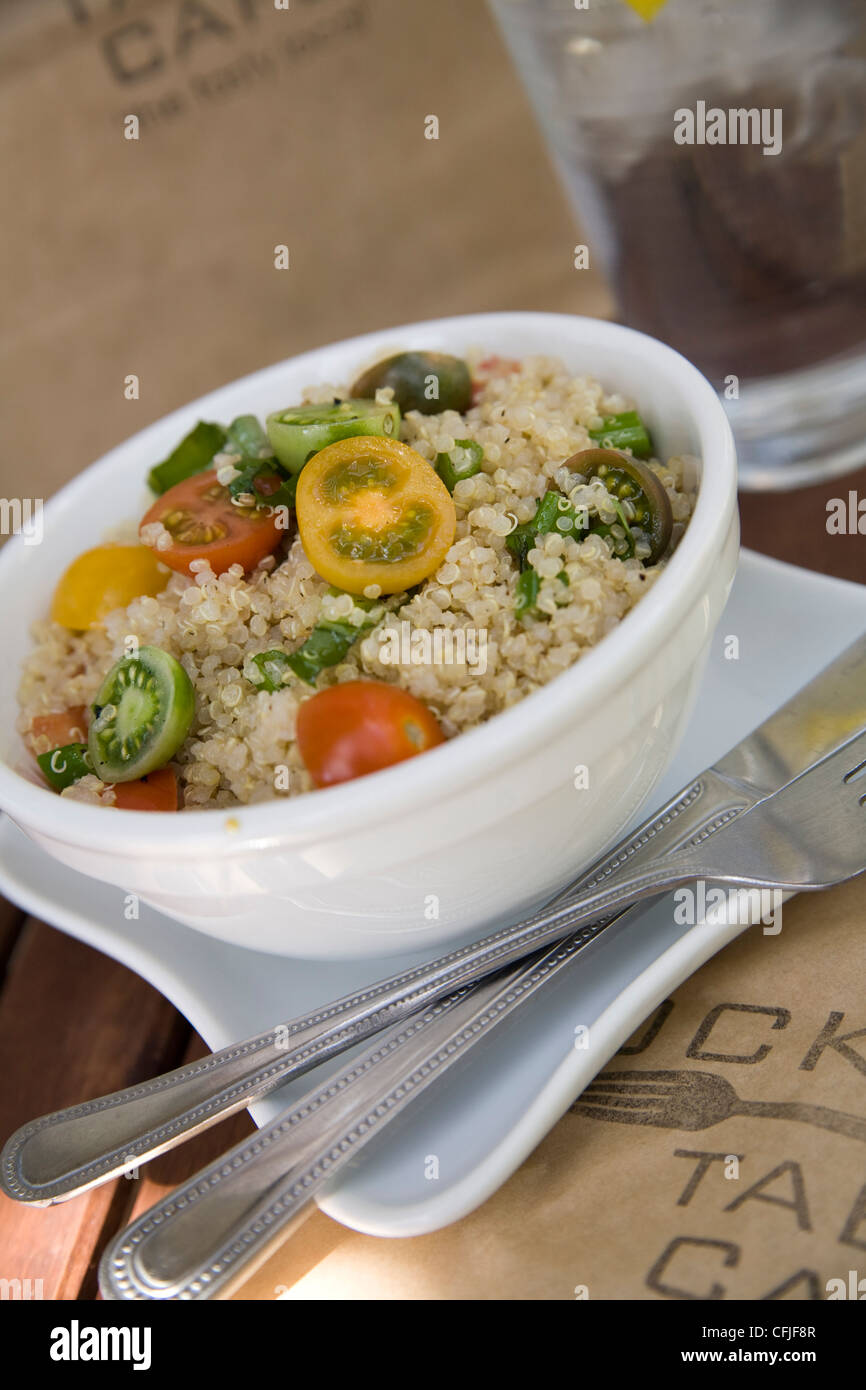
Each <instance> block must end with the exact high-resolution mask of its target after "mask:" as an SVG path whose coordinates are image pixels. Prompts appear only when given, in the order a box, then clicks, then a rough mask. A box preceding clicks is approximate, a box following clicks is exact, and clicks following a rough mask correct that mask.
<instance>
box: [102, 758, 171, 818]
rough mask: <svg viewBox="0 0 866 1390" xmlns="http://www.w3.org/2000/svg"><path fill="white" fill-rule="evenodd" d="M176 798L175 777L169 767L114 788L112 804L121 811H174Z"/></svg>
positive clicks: (119, 783) (121, 783) (119, 784)
mask: <svg viewBox="0 0 866 1390" xmlns="http://www.w3.org/2000/svg"><path fill="white" fill-rule="evenodd" d="M177 799H178V798H177V778H176V777H175V775H174V772H173V771H172V769H171V768H170V767H163V768H160V770H159V772H149V773H148V775H147V776H146V777H140V778H139V780H138V781H137V782H118V783H117V784H116V785H115V788H114V804H115V806H119V807H120V809H121V811H176V810H177Z"/></svg>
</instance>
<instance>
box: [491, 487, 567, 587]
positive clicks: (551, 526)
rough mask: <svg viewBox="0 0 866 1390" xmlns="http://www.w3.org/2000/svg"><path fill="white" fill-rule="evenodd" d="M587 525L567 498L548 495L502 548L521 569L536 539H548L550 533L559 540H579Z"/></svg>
mask: <svg viewBox="0 0 866 1390" xmlns="http://www.w3.org/2000/svg"><path fill="white" fill-rule="evenodd" d="M586 529H587V528H586V522H585V520H584V519H583V518H582V517H580V516H579V515H578V513H577V512H576V511H575V509H574V507H573V506H572V505H571V503H570V502H569V500H568V498H567V497H563V495H562V493H561V492H553V491H547V492H546V493H545V494H544V496H543V497H542V498H541V500H540V501H539V503H538V506H537V507H536V509H535V516H534V517H533V518H532V520H531V521H524V522H523V523H522V524H521V525H520V526H517V527H515V529H514V530H513V531H512V532H511V534H510V535H509V536H507V537H506V541H505V544H506V546H507V547H508V549H509V550H510V551H511V553H512V555H513V556H514V557H515V559H516V560H517V562H518V564H519V565H520V568H521V570H525V569H526V566H527V558H526V557H527V555H528V554H529V552H530V550H532V549H533V548H534V546H535V542H536V538H537V537H538V536H545V535H550V533H551V532H552V531H557V532H559V534H560V535H562V536H572V537H573V538H574V539H575V540H580V539H581V538H582V537H583V536H584V535H585V534H586Z"/></svg>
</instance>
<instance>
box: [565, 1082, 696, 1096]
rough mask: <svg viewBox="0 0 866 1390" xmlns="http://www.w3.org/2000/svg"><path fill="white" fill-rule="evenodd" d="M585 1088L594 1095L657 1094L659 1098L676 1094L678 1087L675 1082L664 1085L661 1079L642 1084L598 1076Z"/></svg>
mask: <svg viewBox="0 0 866 1390" xmlns="http://www.w3.org/2000/svg"><path fill="white" fill-rule="evenodd" d="M586 1089H587V1090H588V1091H589V1090H592V1091H594V1092H595V1094H596V1095H608V1094H611V1095H616V1094H622V1095H640V1096H658V1097H659V1099H665V1100H666V1099H667V1098H668V1097H669V1096H673V1095H676V1093H677V1090H678V1089H679V1088H678V1087H677V1085H676V1084H675V1083H671V1084H670V1085H666V1084H665V1082H663V1081H648V1082H646V1084H643V1083H642V1082H640V1081H624V1082H620V1081H602V1080H599V1079H598V1078H597V1079H596V1080H595V1081H590V1083H589V1085H588V1086H587V1087H586Z"/></svg>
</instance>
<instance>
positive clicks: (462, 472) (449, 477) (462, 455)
mask: <svg viewBox="0 0 866 1390" xmlns="http://www.w3.org/2000/svg"><path fill="white" fill-rule="evenodd" d="M483 458H484V450H483V449H482V447H481V445H480V444H477V443H476V442H475V440H474V439H455V441H454V448H453V449H452V451H451V453H450V454H437V455H436V472H437V473H438V474H439V477H440V478H441V479H442V481H443V483H444V484H445V486H446V487H447V489H448V491H449V492H453V491H454V489H455V487H456V486H457V484H458V483H460V482H462V481H463V479H464V478H474V477H475V474H476V473H480V472H481V461H482V459H483Z"/></svg>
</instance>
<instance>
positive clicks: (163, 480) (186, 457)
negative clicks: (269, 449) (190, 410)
mask: <svg viewBox="0 0 866 1390" xmlns="http://www.w3.org/2000/svg"><path fill="white" fill-rule="evenodd" d="M225 441H226V432H225V430H224V429H223V427H222V425H214V424H208V423H207V422H206V421H205V420H199V422H198V424H197V425H196V427H195V429H193V430H190V432H189V434H188V435H186V436H185V438H183V439H182V440H181V441H180V443H179V444H178V446H177V448H176V449H175V450H174V452H173V453H171V454H169V456H168V458H167V459H164V460H163V461H162V463H157V464H156V465H155V466H154V467H153V468H151V470H150V472H149V473H148V475H147V483H148V487H150V489H151V490H152V491H153V492H155V493H157V495H158V496H161V495H162V493H164V492H168V490H169V488H170V487H174V486H175V485H176V484H177V483H182V482H183V481H184V480H185V479H186V478H191V477H193V475H194V474H195V473H202V472H204V470H205V469H206V468H207V466H208V464H210V463H211V462H212V461H213V457H214V455H215V454H218V453H219V452H220V451H221V449H222V448H223V445H224V444H225Z"/></svg>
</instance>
